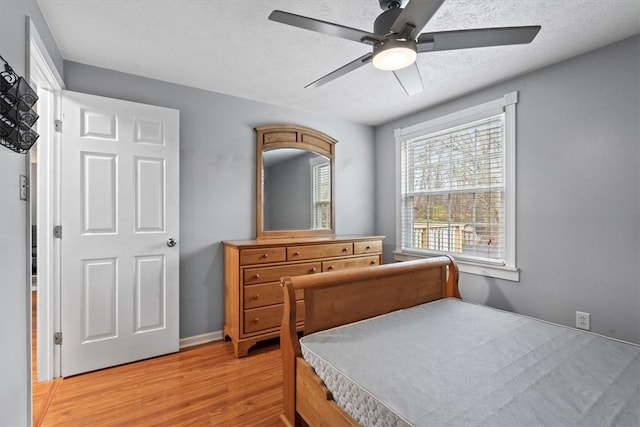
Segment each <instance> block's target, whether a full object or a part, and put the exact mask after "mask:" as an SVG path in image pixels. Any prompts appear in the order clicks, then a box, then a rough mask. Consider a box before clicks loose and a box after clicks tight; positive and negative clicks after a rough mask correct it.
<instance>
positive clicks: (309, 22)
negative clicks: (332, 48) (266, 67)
mask: <svg viewBox="0 0 640 427" xmlns="http://www.w3.org/2000/svg"><path fill="white" fill-rule="evenodd" d="M269 19H270V20H271V21H274V22H280V23H281V24H286V25H292V26H294V27H298V28H304V29H305V30H311V31H315V32H318V33H322V34H326V35H328V36H334V37H340V38H343V39H347V40H353V41H356V42H361V43H365V44H369V45H375V44H377V43H379V42H382V41H384V37H382V36H380V35H378V34H374V33H369V32H367V31H362V30H358V29H357V28H351V27H345V26H344V25H339V24H334V23H333V22H327V21H321V20H319V19H314V18H308V17H306V16H302V15H296V14H294V13H289V12H284V11H282V10H274V11H273V12H271V14H270V15H269Z"/></svg>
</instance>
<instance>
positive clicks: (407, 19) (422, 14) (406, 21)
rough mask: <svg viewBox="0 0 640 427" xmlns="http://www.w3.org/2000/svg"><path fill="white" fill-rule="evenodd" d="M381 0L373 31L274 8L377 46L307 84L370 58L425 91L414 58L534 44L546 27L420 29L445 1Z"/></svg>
mask: <svg viewBox="0 0 640 427" xmlns="http://www.w3.org/2000/svg"><path fill="white" fill-rule="evenodd" d="M378 1H379V3H380V7H381V8H382V10H383V11H384V12H382V13H381V14H380V15H379V16H378V17H377V18H376V20H375V23H374V24H373V32H372V33H371V32H367V31H363V30H359V29H356V28H351V27H345V26H344V25H339V24H335V23H332V22H327V21H321V20H319V19H314V18H309V17H306V16H301V15H296V14H293V13H289V12H284V11H281V10H274V11H273V12H271V14H270V15H269V19H270V20H271V21H275V22H280V23H282V24H287V25H292V26H294V27H299V28H304V29H307V30H311V31H316V32H319V33H323V34H327V35H329V36H334V37H340V38H343V39H347V40H353V41H356V42H360V43H364V44H367V45H370V46H373V50H372V52H370V53H367V54H366V55H363V56H361V57H360V58H358V59H356V60H354V61H351V62H349V63H348V64H346V65H344V66H342V67H340V68H338V69H337V70H334V71H332V72H330V73H329V74H327V75H325V76H323V77H320V78H319V79H318V80H316V81H314V82H313V83H310V84H308V85H307V86H305V87H306V88H315V87H318V86H322V85H323V84H325V83H328V82H330V81H332V80H334V79H336V78H338V77H340V76H343V75H345V74H347V73H348V72H350V71H353V70H356V69H357V68H360V67H361V66H363V65H365V64H368V63H369V62H371V63H373V66H374V67H376V68H378V69H381V70H389V71H393V73H394V74H395V76H396V78H397V79H398V82H399V83H400V85H402V88H403V89H404V90H405V92H406V93H407V95H414V94H416V93H419V92H422V90H423V86H422V79H421V77H420V72H419V71H418V67H417V66H416V63H415V61H416V57H417V55H418V54H419V53H424V52H436V51H443V50H454V49H468V48H474V47H486V46H500V45H511V44H523V43H529V42H531V41H532V40H533V39H534V37H535V36H536V34H538V31H540V28H541V27H540V26H539V25H532V26H524V27H498V28H478V29H471V30H457V31H440V32H435V33H422V34H418V33H419V32H420V31H421V30H422V28H424V26H425V25H426V24H427V22H429V19H431V17H432V16H433V15H434V14H435V13H436V11H437V10H438V8H439V7H440V5H441V4H442V3H443V2H444V0H410V1H409V3H407V5H406V7H404V8H402V1H401V0H378Z"/></svg>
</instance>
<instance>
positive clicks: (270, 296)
mask: <svg viewBox="0 0 640 427" xmlns="http://www.w3.org/2000/svg"><path fill="white" fill-rule="evenodd" d="M303 297H304V291H303V290H302V289H298V290H297V291H296V299H298V300H301V299H302V298H303ZM243 298H244V308H245V309H247V308H257V307H262V306H265V305H272V304H280V303H281V302H282V301H284V293H283V292H282V286H280V282H273V283H262V284H259V285H248V286H245V287H244V296H243Z"/></svg>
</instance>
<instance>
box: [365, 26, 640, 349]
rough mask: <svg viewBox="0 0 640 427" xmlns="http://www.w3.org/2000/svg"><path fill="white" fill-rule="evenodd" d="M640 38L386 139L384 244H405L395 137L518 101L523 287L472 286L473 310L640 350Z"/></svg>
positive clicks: (465, 102)
mask: <svg viewBox="0 0 640 427" xmlns="http://www.w3.org/2000/svg"><path fill="white" fill-rule="evenodd" d="M639 52H640V38H639V37H638V36H636V37H633V38H630V39H627V40H623V41H621V42H618V43H616V44H613V45H610V46H608V47H605V48H602V49H599V50H596V51H593V52H590V53H587V54H584V55H581V56H579V57H576V58H573V59H570V60H568V61H565V62H562V63H559V64H556V65H553V66H550V67H547V68H545V69H542V70H539V71H536V72H533V73H531V74H528V75H525V76H522V77H519V78H516V79H513V80H510V81H508V82H505V83H502V84H499V85H496V86H493V87H490V88H487V89H484V90H481V91H479V92H476V93H474V94H472V95H469V96H465V97H462V98H460V99H457V100H455V101H452V102H449V103H446V104H444V105H441V106H438V107H436V108H431V109H428V110H426V111H423V112H420V113H419V114H415V115H413V116H410V117H406V118H403V119H401V120H397V121H394V122H392V123H389V124H386V125H384V126H380V127H378V128H377V129H376V190H377V192H376V195H377V202H376V215H377V218H376V232H377V233H380V234H383V235H386V236H387V239H386V240H385V248H384V250H385V259H386V261H387V262H388V261H390V260H391V259H392V257H393V255H392V253H391V252H392V251H393V250H394V249H395V238H396V232H395V230H396V229H395V227H396V212H395V203H394V200H395V184H394V183H395V165H394V160H393V159H394V157H395V154H394V147H395V142H394V137H393V130H394V128H398V127H404V126H407V125H411V124H414V123H418V122H421V121H425V120H428V119H432V118H435V117H438V116H442V115H444V114H447V113H451V112H454V111H457V110H460V109H463V108H466V107H470V106H473V105H477V104H480V103H482V102H485V101H489V100H492V99H496V98H499V97H501V96H502V95H504V94H505V93H507V92H511V91H514V90H517V91H518V92H519V94H520V98H519V103H518V105H517V214H516V216H517V243H516V245H517V246H516V247H517V263H518V266H519V267H520V269H521V275H520V282H519V283H517V282H509V281H503V280H498V279H491V278H486V277H482V276H475V275H470V274H462V275H461V278H460V283H461V293H462V296H463V298H465V299H468V300H471V301H476V302H480V303H484V304H487V305H490V306H494V307H498V308H503V309H507V310H511V311H516V312H519V313H523V314H527V315H531V316H535V317H538V318H542V319H546V320H549V321H552V322H557V323H561V324H566V325H571V326H575V312H576V310H580V311H586V312H589V313H591V325H592V330H593V331H595V332H598V333H602V334H604V335H608V336H613V337H617V338H621V339H625V340H630V341H634V342H640V175H639V172H638V171H639V170H640V148H639V146H640V125H639V123H640V67H639V64H640V55H639Z"/></svg>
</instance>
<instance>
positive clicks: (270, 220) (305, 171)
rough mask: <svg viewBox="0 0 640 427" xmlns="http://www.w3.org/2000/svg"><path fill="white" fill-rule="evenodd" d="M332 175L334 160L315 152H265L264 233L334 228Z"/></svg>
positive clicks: (289, 150)
mask: <svg viewBox="0 0 640 427" xmlns="http://www.w3.org/2000/svg"><path fill="white" fill-rule="evenodd" d="M331 176H332V174H331V160H330V159H329V158H328V157H325V156H323V155H321V154H318V153H315V152H313V151H309V150H303V149H298V148H277V149H271V150H265V151H263V153H262V195H263V197H262V221H263V224H262V225H263V231H275V230H329V229H331V226H332V222H331V212H332V209H331V193H332V191H331Z"/></svg>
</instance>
